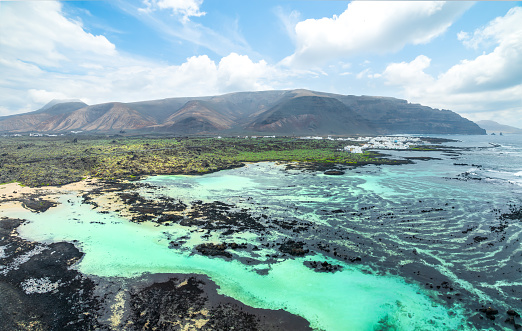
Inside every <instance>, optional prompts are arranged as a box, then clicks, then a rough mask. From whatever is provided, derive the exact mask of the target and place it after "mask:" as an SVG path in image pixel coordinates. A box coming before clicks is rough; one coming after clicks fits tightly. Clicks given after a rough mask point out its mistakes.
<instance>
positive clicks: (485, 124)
mask: <svg viewBox="0 0 522 331" xmlns="http://www.w3.org/2000/svg"><path fill="white" fill-rule="evenodd" d="M476 123H477V124H478V126H480V127H481V128H483V129H484V130H486V131H487V132H488V133H500V132H502V133H518V134H522V129H519V128H516V127H514V126H509V125H504V124H500V123H497V122H495V121H477V122H476Z"/></svg>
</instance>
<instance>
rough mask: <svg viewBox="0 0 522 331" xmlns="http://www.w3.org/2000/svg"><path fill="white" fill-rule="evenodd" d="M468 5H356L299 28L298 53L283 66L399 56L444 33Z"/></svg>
mask: <svg viewBox="0 0 522 331" xmlns="http://www.w3.org/2000/svg"><path fill="white" fill-rule="evenodd" d="M470 6H471V3H470V2H460V1H459V2H453V1H450V2H441V1H404V2H398V1H382V2H381V1H354V2H351V3H350V4H349V5H348V8H347V9H346V10H345V11H344V12H343V13H342V14H341V15H339V16H334V17H332V18H321V19H308V20H305V21H302V22H299V23H298V24H297V25H296V26H295V39H296V51H295V53H294V54H293V55H291V56H289V57H287V58H286V59H285V60H284V61H283V63H285V64H287V65H315V64H322V63H324V62H325V61H327V60H332V59H337V58H344V57H349V56H353V55H359V54H373V53H377V54H383V53H389V52H396V51H398V50H400V49H402V48H403V47H404V46H405V45H407V44H413V45H416V44H422V43H427V42H429V41H431V40H432V39H433V38H435V37H437V36H439V35H441V34H442V33H444V32H445V31H446V29H447V28H448V27H449V26H450V25H451V24H452V23H453V22H454V21H455V20H456V19H457V18H458V17H459V16H460V15H461V14H462V13H463V12H464V11H466V10H467V9H468V8H469V7H470Z"/></svg>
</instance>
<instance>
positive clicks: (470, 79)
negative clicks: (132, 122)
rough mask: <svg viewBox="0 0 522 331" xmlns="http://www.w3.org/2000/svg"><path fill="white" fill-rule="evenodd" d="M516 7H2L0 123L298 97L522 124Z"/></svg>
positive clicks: (229, 2) (164, 3) (144, 1)
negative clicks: (174, 101)
mask: <svg viewBox="0 0 522 331" xmlns="http://www.w3.org/2000/svg"><path fill="white" fill-rule="evenodd" d="M521 22H522V2H520V1H518V2H510V1H478V2H472V1H463V2H460V1H448V2H443V1H403V2H402V1H382V2H381V1H352V2H349V1H313V0H289V1H278V0H127V1H123V0H112V1H63V2H56V1H3V0H0V116H3V115H11V114H17V113H23V112H28V111H33V110H36V109H39V108H41V107H42V106H44V105H45V104H46V103H48V102H49V101H51V100H53V99H81V100H82V101H84V102H86V103H87V104H97V103H103V102H112V101H120V102H131V101H142V100H153V99H163V98H169V97H179V96H206V95H218V94H224V93H230V92H239V91H257V90H272V89H294V88H306V89H310V90H315V91H321V92H331V93H339V94H346V95H347V94H349V95H372V96H391V97H396V98H401V99H406V100H408V101H409V102H412V103H420V104H423V105H426V106H430V107H434V108H439V109H450V110H453V111H455V112H457V113H459V114H460V115H462V116H463V117H466V118H468V119H471V120H473V121H476V120H494V121H497V122H499V123H502V124H508V125H513V126H518V127H521V128H522V23H521Z"/></svg>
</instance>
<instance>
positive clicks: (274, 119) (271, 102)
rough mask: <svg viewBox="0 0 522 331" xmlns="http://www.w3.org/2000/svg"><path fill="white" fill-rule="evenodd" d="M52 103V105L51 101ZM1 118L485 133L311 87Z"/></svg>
mask: <svg viewBox="0 0 522 331" xmlns="http://www.w3.org/2000/svg"><path fill="white" fill-rule="evenodd" d="M51 103H52V102H51ZM51 103H50V104H48V105H46V106H44V108H41V109H39V110H36V111H34V112H29V113H24V114H20V115H11V116H7V117H0V132H29V131H36V132H68V131H71V130H81V131H90V132H107V133H108V132H117V131H121V130H125V131H127V132H129V131H131V132H136V133H147V132H157V133H169V134H179V135H185V134H217V133H220V134H247V133H248V134H255V133H258V134H263V133H270V134H277V135H293V134H299V135H302V134H312V135H326V134H334V135H372V134H401V133H402V134H415V133H419V134H450V133H456V134H485V133H486V132H485V130H483V129H481V128H480V127H479V126H478V125H477V124H475V123H473V122H471V121H469V120H467V119H465V118H463V117H461V116H460V115H458V114H456V113H454V112H452V111H450V110H439V109H433V108H430V107H427V106H422V105H419V104H411V103H408V102H407V101H406V100H401V99H396V98H393V97H372V96H354V95H340V94H333V93H325V92H316V91H310V90H305V89H296V90H272V91H259V92H237V93H228V94H223V95H217V96H204V97H193V98H191V97H180V98H167V99H161V100H149V101H140V102H131V103H122V102H108V103H103V104H97V105H90V106H89V105H87V104H85V103H83V102H79V101H77V100H72V101H65V102H59V103H55V104H51Z"/></svg>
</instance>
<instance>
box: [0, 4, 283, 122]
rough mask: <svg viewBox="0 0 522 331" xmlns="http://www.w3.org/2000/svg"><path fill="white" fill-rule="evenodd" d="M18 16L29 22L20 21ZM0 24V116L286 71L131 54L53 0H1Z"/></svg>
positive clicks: (237, 61) (199, 90)
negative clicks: (90, 29) (69, 102)
mask: <svg viewBox="0 0 522 331" xmlns="http://www.w3.org/2000/svg"><path fill="white" fill-rule="evenodd" d="M26 20H31V24H26V25H24V24H21V22H24V21H26ZM0 24H1V28H0V42H1V44H0V45H1V47H2V52H0V72H2V75H0V100H1V106H0V113H2V114H8V113H18V112H23V111H30V110H35V109H38V108H39V107H41V106H42V105H44V104H45V103H47V102H49V101H50V100H51V99H55V98H58V99H75V98H78V99H81V100H83V101H85V102H87V103H89V104H93V103H101V102H108V101H123V102H130V101H140V100H150V99H160V98H167V97H175V96H201V95H212V94H219V93H226V92H232V91H240V90H260V89H270V88H271V87H272V85H273V84H276V83H277V80H278V79H279V78H281V77H284V76H285V75H287V74H285V73H283V72H281V71H280V70H278V69H276V68H275V67H273V66H270V65H268V64H267V63H266V62H265V61H264V60H260V61H257V62H255V61H253V60H251V59H250V57H248V56H247V55H239V54H237V53H230V54H228V55H226V56H223V57H221V58H220V59H219V61H214V60H212V59H210V58H209V57H208V56H207V55H200V56H193V57H190V58H188V59H187V60H186V61H185V62H183V63H181V64H179V65H166V64H161V63H154V62H152V61H147V60H143V59H139V60H138V59H135V58H132V57H130V56H129V55H124V54H121V53H119V52H118V51H117V50H116V47H115V46H114V45H113V44H112V43H111V42H109V41H108V40H107V39H106V38H105V37H104V36H94V35H92V34H89V33H88V32H86V31H85V30H84V29H83V28H82V26H81V25H80V24H79V23H78V22H74V21H72V20H70V19H68V18H66V17H65V16H64V13H63V12H62V7H61V5H60V3H57V2H50V1H41V2H40V1H39V2H31V3H29V2H13V3H2V12H0ZM20 40H24V41H25V42H20ZM33 40H36V41H37V42H36V43H35V44H34V45H33V46H30V45H31V44H32V42H33ZM85 43H86V44H87V45H85ZM27 44H29V46H28V45H27Z"/></svg>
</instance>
